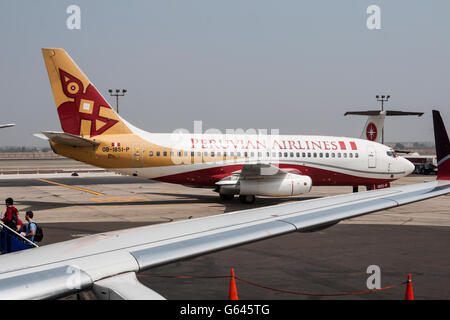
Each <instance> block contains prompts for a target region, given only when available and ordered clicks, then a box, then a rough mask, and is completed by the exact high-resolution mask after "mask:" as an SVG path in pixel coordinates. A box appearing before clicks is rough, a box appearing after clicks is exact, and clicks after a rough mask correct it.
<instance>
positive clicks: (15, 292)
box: [0, 112, 450, 299]
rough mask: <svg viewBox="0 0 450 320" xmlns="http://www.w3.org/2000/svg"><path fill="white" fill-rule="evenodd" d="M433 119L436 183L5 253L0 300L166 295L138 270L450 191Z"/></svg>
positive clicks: (448, 163) (444, 147)
mask: <svg viewBox="0 0 450 320" xmlns="http://www.w3.org/2000/svg"><path fill="white" fill-rule="evenodd" d="M434 116H435V117H439V119H440V122H439V121H437V122H436V120H435V134H436V137H437V139H436V140H437V141H436V145H437V148H438V149H439V150H438V152H437V154H438V161H440V165H439V171H438V178H437V179H438V180H437V181H433V182H427V183H419V184H412V185H406V186H399V187H394V188H389V189H380V190H375V191H368V192H362V193H354V194H346V195H339V196H333V197H326V198H321V199H313V200H307V201H301V202H296V203H288V204H281V205H276V206H271V207H264V208H258V209H251V210H244V211H238V212H234V213H227V214H221V215H217V216H212V217H206V218H199V219H193V220H185V221H179V222H171V223H165V224H159V225H152V226H147V227H141V228H133V229H128V230H120V231H114V232H107V233H101V234H97V235H92V236H87V237H84V238H79V239H75V240H70V241H65V242H61V243H56V244H52V245H48V246H44V247H40V248H35V249H29V250H26V251H22V252H17V253H11V254H7V255H3V256H0V265H1V270H0V299H45V298H59V297H64V296H68V295H70V294H73V293H75V292H79V291H82V290H85V289H93V291H94V292H96V294H97V296H98V297H100V298H102V297H103V298H106V297H109V298H111V297H114V298H122V299H137V298H139V299H158V298H163V297H161V296H160V295H159V294H157V293H156V292H154V291H152V290H151V289H149V288H147V287H145V286H143V285H142V284H140V283H139V282H138V281H137V280H136V276H135V273H137V272H140V271H143V270H146V269H149V268H152V267H156V266H159V265H163V264H167V263H172V262H175V261H179V260H182V259H187V258H191V257H194V256H198V255H202V254H207V253H210V252H214V251H218V250H222V249H226V248H230V247H234V246H238V245H242V244H246V243H250V242H253V241H258V240H263V239H267V238H271V237H275V236H279V235H283V234H287V233H290V232H295V231H300V232H303V231H313V230H317V229H321V228H325V227H328V226H331V225H333V224H336V223H338V222H339V221H341V220H344V219H349V218H353V217H357V216H360V215H364V214H368V213H371V212H375V211H379V210H384V209H389V208H393V207H397V206H401V205H405V204H408V203H411V202H416V201H421V200H424V199H429V198H432V197H437V196H440V195H444V194H447V193H449V192H450V159H449V155H450V142H449V140H448V136H447V134H446V132H445V128H443V123H442V119H441V118H440V116H439V114H438V113H437V112H436V113H434ZM439 119H438V120H439ZM436 124H438V129H436ZM438 130H439V131H440V132H438V133H437V131H438ZM442 130H443V132H442ZM444 134H445V136H444ZM443 137H444V138H443ZM438 142H439V143H438Z"/></svg>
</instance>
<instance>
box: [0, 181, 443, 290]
mask: <svg viewBox="0 0 450 320" xmlns="http://www.w3.org/2000/svg"><path fill="white" fill-rule="evenodd" d="M23 177H25V176H23ZM23 177H21V176H17V177H16V178H15V179H10V178H8V177H2V178H1V180H0V194H1V195H2V196H3V197H4V198H7V197H13V198H14V200H15V204H16V207H17V208H18V209H19V210H20V213H21V217H23V216H24V213H25V211H27V210H33V211H34V212H35V218H36V219H35V220H36V221H37V222H38V223H40V224H41V226H42V227H43V228H44V232H45V239H44V241H43V242H42V243H41V244H40V245H46V244H50V243H54V242H58V241H63V240H70V239H74V238H77V237H81V236H85V235H89V234H94V233H98V232H105V231H110V230H117V229H123V228H131V227H136V226H143V225H149V224H156V223H167V222H170V221H174V220H183V219H191V218H197V217H202V216H208V215H216V214H220V213H224V212H232V211H237V210H243V209H247V208H254V207H259V206H267V205H273V204H278V203H282V202H286V201H302V200H305V199H310V198H315V197H323V196H330V195H335V194H340V193H348V192H351V187H315V188H313V190H312V192H311V193H309V194H306V195H305V196H301V197H294V198H285V199H275V198H258V199H257V202H256V203H255V204H253V205H243V204H241V203H240V202H239V201H238V200H237V198H236V199H235V200H234V201H230V202H222V201H221V200H220V199H219V198H218V195H217V194H216V193H215V192H213V191H211V190H209V189H194V188H188V187H184V186H179V185H171V184H166V183H159V182H152V181H148V180H142V179H138V178H132V177H124V176H119V175H111V174H110V175H105V174H95V173H94V174H93V173H80V175H79V176H78V177H71V176H70V175H67V176H66V177H63V178H57V177H55V176H51V177H50V178H49V177H46V176H37V175H36V176H33V175H28V176H26V177H28V178H26V179H25V178H23ZM433 179H435V177H434V176H410V177H407V178H403V179H401V180H399V181H397V182H396V183H395V184H404V183H417V182H422V181H426V180H433ZM360 190H361V191H362V190H363V188H362V187H361V188H360ZM449 208H450V196H449V195H447V196H442V197H438V198H434V199H429V200H426V201H422V202H418V203H413V204H409V205H406V206H403V207H398V208H393V209H390V210H386V211H381V212H377V213H373V214H370V215H366V216H362V217H358V218H355V219H351V220H347V221H344V222H341V223H339V224H338V225H336V226H334V227H332V228H329V229H325V230H323V231H319V232H315V233H295V234H289V235H286V236H282V237H278V238H273V239H270V240H266V241H262V242H257V243H253V244H249V245H245V246H241V247H238V248H233V249H228V250H224V251H221V252H216V253H213V254H209V255H206V256H202V257H197V258H194V259H191V260H188V261H182V262H178V263H174V264H170V265H167V266H161V267H158V268H155V269H152V270H149V271H147V272H145V273H142V274H140V275H139V279H140V281H142V282H143V283H144V284H145V285H147V286H149V287H150V288H152V289H154V290H155V291H157V292H159V293H160V294H162V295H163V296H165V297H167V298H169V299H225V298H227V294H228V282H229V279H170V278H160V277H155V276H156V275H183V276H194V277H203V276H217V275H228V274H229V271H230V268H232V267H233V268H235V271H236V275H237V276H238V277H241V278H243V279H246V280H249V281H252V282H255V283H259V284H261V285H264V286H268V287H272V288H277V289H283V290H291V291H300V292H309V293H315V294H336V293H343V292H355V291H364V290H367V287H366V280H367V278H368V277H369V274H367V273H366V269H367V267H368V266H369V265H378V266H380V268H381V285H382V286H386V285H391V284H397V283H401V282H403V281H405V280H406V277H407V275H408V273H411V275H412V278H413V285H414V294H415V297H416V298H417V299H449V298H450V289H449V288H450V268H449V266H450V250H448V247H449V245H450V232H449V231H450V209H449ZM237 286H238V292H239V297H240V298H241V299H325V298H326V297H311V296H299V295H290V294H285V293H279V292H275V291H270V290H265V289H261V288H258V287H253V286H250V285H248V284H245V283H242V282H239V281H238V283H237ZM404 291H405V288H404V286H401V287H397V288H393V289H389V290H386V291H381V292H378V293H371V294H366V295H355V296H350V297H349V296H344V297H334V298H338V299H403V297H404ZM326 299H330V297H328V298H326Z"/></svg>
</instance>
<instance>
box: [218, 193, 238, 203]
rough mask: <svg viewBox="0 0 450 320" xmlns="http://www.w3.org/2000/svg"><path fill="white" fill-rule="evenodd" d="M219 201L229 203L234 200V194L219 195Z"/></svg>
mask: <svg viewBox="0 0 450 320" xmlns="http://www.w3.org/2000/svg"><path fill="white" fill-rule="evenodd" d="M219 196H220V200H223V201H230V200H233V199H234V194H225V193H219Z"/></svg>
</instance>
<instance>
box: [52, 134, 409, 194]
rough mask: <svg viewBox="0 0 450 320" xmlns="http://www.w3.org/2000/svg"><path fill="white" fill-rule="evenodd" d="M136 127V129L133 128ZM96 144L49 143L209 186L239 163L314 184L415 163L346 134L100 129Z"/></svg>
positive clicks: (401, 171)
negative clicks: (293, 175) (271, 168)
mask: <svg viewBox="0 0 450 320" xmlns="http://www.w3.org/2000/svg"><path fill="white" fill-rule="evenodd" d="M133 131H135V130H133ZM93 140H95V141H97V142H99V143H100V145H99V146H97V147H83V148H79V147H70V146H66V145H59V144H56V143H52V147H53V149H54V150H55V152H56V153H58V154H61V155H63V156H66V157H69V158H73V159H76V160H79V161H82V162H86V163H89V164H92V165H94V166H97V167H102V168H106V169H108V170H110V171H113V172H117V173H120V174H126V175H133V176H138V177H142V178H148V179H153V180H159V181H164V182H169V183H177V184H183V185H192V186H199V187H210V186H214V184H215V183H216V182H218V181H220V180H222V179H223V178H225V177H227V176H229V175H230V174H232V173H233V172H236V171H238V170H240V169H241V168H242V165H243V164H252V163H271V164H273V165H275V166H278V167H279V168H281V169H285V170H289V171H292V172H293V173H298V174H301V175H307V176H309V177H311V179H312V182H313V185H316V186H317V185H375V184H383V183H388V182H390V181H392V180H395V179H398V178H401V177H403V176H405V175H408V174H409V173H411V170H412V169H413V166H412V165H411V163H410V162H409V161H407V160H406V159H404V158H402V157H399V156H397V155H395V153H394V152H393V151H392V149H390V148H389V147H387V146H384V145H382V144H379V143H376V142H372V141H367V140H362V139H356V138H345V137H332V136H306V135H295V136H288V135H278V136H270V135H220V134H165V133H148V132H144V131H141V130H139V129H136V132H133V133H132V134H122V135H114V136H113V135H111V136H108V135H102V136H98V137H95V138H93Z"/></svg>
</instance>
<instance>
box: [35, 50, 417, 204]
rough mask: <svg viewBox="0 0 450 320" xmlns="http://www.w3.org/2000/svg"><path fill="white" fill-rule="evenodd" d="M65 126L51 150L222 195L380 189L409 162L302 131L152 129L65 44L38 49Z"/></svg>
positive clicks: (362, 143)
mask: <svg viewBox="0 0 450 320" xmlns="http://www.w3.org/2000/svg"><path fill="white" fill-rule="evenodd" d="M42 53H43V56H44V61H45V64H46V67H47V71H48V75H49V79H50V84H51V87H52V91H53V95H54V99H55V103H56V107H57V110H58V115H59V119H60V122H61V126H62V129H63V131H64V132H53V131H45V132H42V133H43V134H44V135H45V136H46V138H48V140H49V142H50V145H51V147H52V149H53V151H54V152H55V153H57V154H60V155H63V156H65V157H69V158H72V159H75V160H78V161H82V162H85V163H88V164H91V165H94V166H97V167H101V168H105V169H107V170H110V171H113V172H117V173H120V174H125V175H131V176H137V177H142V178H148V179H152V180H158V181H163V182H169V183H177V184H183V185H188V186H194V187H210V188H214V190H215V191H217V192H218V193H219V194H220V197H221V199H223V200H229V199H232V198H233V197H234V196H235V195H239V199H240V200H241V202H243V203H252V202H254V201H255V196H273V197H286V196H295V195H299V194H302V193H306V192H309V191H310V190H311V187H312V186H313V185H315V186H319V185H340V186H343V185H348V186H353V187H355V186H358V185H363V186H367V188H368V189H378V188H385V187H389V186H390V182H391V181H393V180H396V179H399V178H401V177H404V176H406V175H408V174H410V173H411V172H412V171H413V170H414V166H413V165H412V163H410V162H409V161H408V160H406V159H404V158H402V157H399V156H397V155H396V153H395V152H394V150H392V149H391V148H389V147H387V146H384V145H382V144H380V143H377V142H373V141H367V140H363V139H357V138H346V137H332V136H305V135H262V134H254V135H225V134H224V135H222V134H170V133H169V134H167V133H150V132H146V131H143V130H141V129H138V128H136V127H134V126H133V125H131V124H130V123H128V122H127V121H125V120H124V119H122V118H121V117H120V116H119V115H118V114H117V113H116V112H114V110H113V109H112V108H111V107H110V105H109V103H108V102H107V101H106V100H105V99H104V98H103V97H102V96H101V94H100V93H99V92H98V91H97V89H96V88H95V87H94V85H93V84H92V83H91V82H90V81H89V80H88V78H87V77H86V76H85V75H84V73H83V72H82V71H81V70H80V69H79V68H78V66H77V65H76V64H75V62H74V61H73V60H72V59H71V58H70V56H69V55H68V54H67V53H66V52H65V51H64V50H63V49H56V48H45V49H42Z"/></svg>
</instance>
